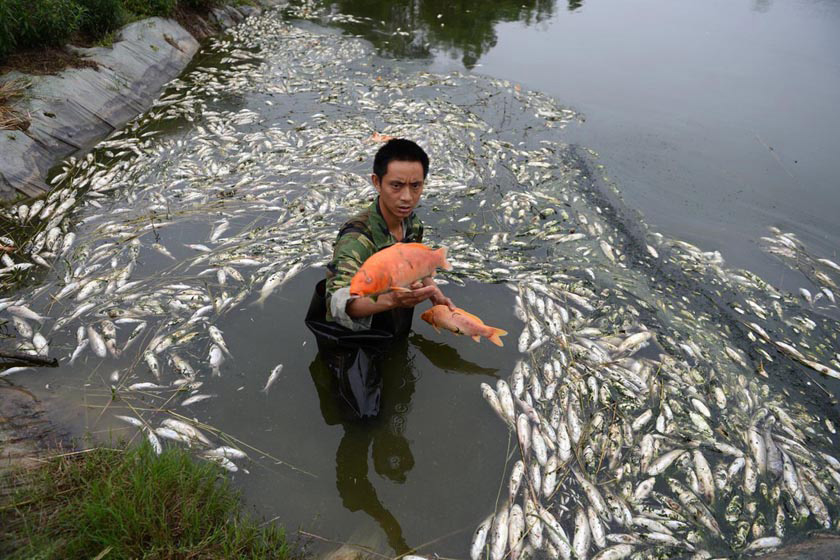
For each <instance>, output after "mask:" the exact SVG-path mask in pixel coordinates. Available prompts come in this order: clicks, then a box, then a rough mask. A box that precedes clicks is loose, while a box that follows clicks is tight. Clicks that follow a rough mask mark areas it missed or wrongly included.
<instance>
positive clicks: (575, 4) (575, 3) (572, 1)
mask: <svg viewBox="0 0 840 560" xmlns="http://www.w3.org/2000/svg"><path fill="white" fill-rule="evenodd" d="M581 6H583V0H569V11H570V12H574V11H575V10H577V9H578V8H580V7H581Z"/></svg>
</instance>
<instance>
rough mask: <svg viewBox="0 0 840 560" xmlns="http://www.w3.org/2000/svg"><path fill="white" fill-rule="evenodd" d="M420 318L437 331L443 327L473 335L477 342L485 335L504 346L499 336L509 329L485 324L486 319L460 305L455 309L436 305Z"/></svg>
mask: <svg viewBox="0 0 840 560" xmlns="http://www.w3.org/2000/svg"><path fill="white" fill-rule="evenodd" d="M420 318H421V319H423V320H424V321H426V322H427V323H429V324H430V325H432V326H433V327H434V328H435V330H437V331H439V329H441V328H443V329H446V330H448V331H452V332H454V333H455V334H464V335H467V336H469V337H472V339H473V340H475V341H476V342H478V341H479V340H481V337H484V338H486V339H488V340H490V342H492V343H493V344H495V345H496V346H503V344H502V340H501V339H500V338H499V337H500V336H504V335H506V334H507V331H504V330H502V329H497V328H496V327H491V326H489V325H485V324H484V321H482V320H481V319H479V318H478V317H476V316H475V315H473V314H471V313H467V312H466V311H464V310H463V309H461V308H460V307H456V308H455V310H454V311H453V310H451V309H449V307H447V306H446V305H435V306H434V307H432V308H431V309H427V310H426V311H424V312H423V314H422V315H420Z"/></svg>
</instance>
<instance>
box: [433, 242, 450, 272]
mask: <svg viewBox="0 0 840 560" xmlns="http://www.w3.org/2000/svg"><path fill="white" fill-rule="evenodd" d="M448 250H449V249H447V248H446V247H441V248H440V249H438V250H437V252H438V253H440V260H441V261H442V264H441V265H440V267H441V268H442V269H443V270H452V265H451V264H449V261H447V260H446V253H447V251H448Z"/></svg>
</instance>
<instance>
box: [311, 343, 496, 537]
mask: <svg viewBox="0 0 840 560" xmlns="http://www.w3.org/2000/svg"><path fill="white" fill-rule="evenodd" d="M410 347H413V348H416V349H417V350H419V351H420V352H421V353H422V354H423V355H424V356H425V357H426V358H427V359H428V360H429V361H430V362H431V363H432V364H434V365H435V366H436V367H439V368H441V369H443V370H446V371H451V372H456V373H465V374H484V375H494V374H495V373H496V371H497V370H495V369H492V368H485V367H481V366H479V365H476V364H474V363H472V362H470V361H468V360H464V359H463V358H461V357H460V356H459V355H458V353H457V352H456V351H455V350H454V349H452V348H450V347H448V346H446V345H445V344H440V343H437V342H433V341H430V340H427V339H425V338H423V337H422V336H421V335H418V334H413V335H412V336H411V338H410V340H409V339H407V338H401V339H398V341H397V342H395V343H394V346H393V347H392V348H391V349H390V350H389V351H388V352H387V353H386V354H385V356H384V357H383V358H382V364H381V366H382V396H381V401H380V409H379V416H377V417H376V418H372V419H371V418H368V419H365V420H359V419H358V416H357V414H356V412H355V411H354V410H353V409H352V408H351V407H350V406H349V405H348V404H347V402H346V401H345V400H344V399H342V398H341V397H340V396H339V384H338V380H337V379H336V378H335V377H334V376H333V375H332V373H331V372H330V370H329V369H328V368H327V367H326V365H325V364H324V362H323V360H322V357H321V355H320V354H319V355H318V356H316V357H315V359H314V360H313V361H312V363H311V364H310V365H309V373H310V375H311V376H312V380H313V381H314V383H315V387H316V389H317V391H318V398H319V400H320V404H321V414H322V415H323V417H324V421H325V422H326V423H327V424H328V425H336V424H341V425H342V426H343V427H344V436H343V437H342V439H341V443H339V445H338V450H337V451H336V454H335V471H336V477H335V478H336V487H337V488H338V493H339V495H340V496H341V501H342V503H343V505H344V507H346V508H347V509H348V510H350V511H364V512H365V513H367V514H368V515H369V516H370V517H372V518H373V519H374V520H375V521H376V523H377V524H378V525H379V526H380V527H381V529H382V531H383V532H384V533H385V536H386V538H387V540H388V544H389V545H390V546H391V548H392V549H393V550H394V552H396V553H397V554H404V553H406V552H409V551H410V550H411V548H410V547H409V546H408V544H407V543H406V542H405V538H404V537H403V532H402V527H400V524H399V522H398V521H397V519H396V518H395V517H394V515H393V514H392V513H391V512H390V510H388V508H386V507H385V506H384V505H383V504H382V502H381V501H380V500H379V496H378V495H377V493H376V488H374V486H373V484H372V483H371V481H370V479H369V477H368V472H369V468H368V464H369V462H368V457H369V456H370V455H372V458H373V468H374V470H375V471H376V473H377V474H378V475H379V476H382V477H385V478H387V479H388V480H390V481H392V482H395V483H397V484H402V483H404V482H405V481H406V478H407V475H408V472H409V471H410V470H411V469H412V468H413V467H414V456H413V455H412V453H411V446H410V445H409V442H408V440H407V439H406V438H405V436H404V433H405V428H406V419H407V416H408V414H409V413H410V412H411V398H412V396H413V395H414V389H415V384H416V383H417V381H418V380H419V379H420V376H419V375H418V373H417V371H416V368H415V367H414V354H413V352H412V351H410Z"/></svg>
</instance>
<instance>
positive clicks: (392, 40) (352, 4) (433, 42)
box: [326, 0, 583, 68]
mask: <svg viewBox="0 0 840 560" xmlns="http://www.w3.org/2000/svg"><path fill="white" fill-rule="evenodd" d="M582 3H583V2H582V0H577V1H570V2H569V10H575V9H577V8H579V7H580V6H581V4H582ZM326 4H328V5H329V6H330V7H331V8H332V9H333V10H335V11H338V12H340V13H342V14H351V15H353V16H355V17H357V18H369V19H370V20H373V21H375V22H384V24H385V29H386V30H387V31H385V32H383V31H381V30H379V27H378V26H370V25H366V24H359V23H352V22H344V23H338V22H336V23H338V24H339V25H340V26H341V27H342V28H344V29H345V30H347V31H349V32H351V33H355V34H360V35H362V36H364V37H365V38H366V39H368V40H369V41H371V42H372V43H373V44H374V45H375V46H376V48H377V49H379V50H380V52H382V53H384V54H387V55H389V56H396V57H416V58H424V57H428V56H430V55H431V51H432V49H439V50H442V51H445V52H447V53H449V55H450V56H451V57H452V58H460V59H461V60H462V62H463V64H464V66H466V67H467V68H473V67H474V66H475V64H476V63H477V62H478V59H479V58H481V56H482V55H483V54H484V53H486V52H487V51H488V50H490V49H491V48H493V47H494V46H495V45H496V41H497V35H496V29H495V28H496V24H498V23H499V22H513V21H519V22H523V23H525V24H527V25H533V24H537V23H540V22H543V21H546V20H547V19H549V18H551V17H552V16H553V15H554V11H555V9H556V7H555V5H556V2H555V0H503V1H496V2H484V1H482V0H460V1H457V2H447V1H444V0H396V1H394V2H382V1H378V0H377V1H371V0H367V1H364V2H356V1H350V0H343V1H338V2H326Z"/></svg>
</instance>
